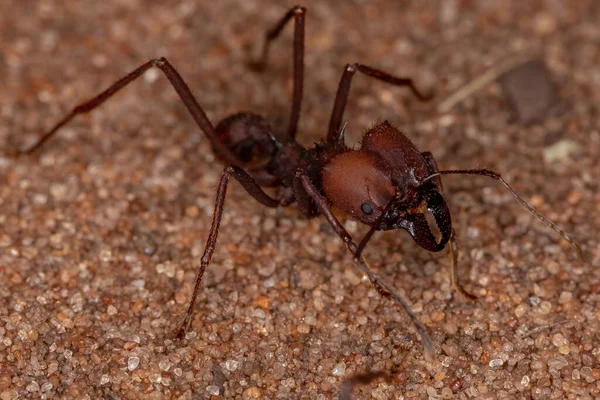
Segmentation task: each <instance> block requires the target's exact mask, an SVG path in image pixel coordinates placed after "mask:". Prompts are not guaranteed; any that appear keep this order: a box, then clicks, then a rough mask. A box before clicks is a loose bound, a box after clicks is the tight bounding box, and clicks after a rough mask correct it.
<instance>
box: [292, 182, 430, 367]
mask: <svg viewBox="0 0 600 400" xmlns="http://www.w3.org/2000/svg"><path fill="white" fill-rule="evenodd" d="M296 179H298V180H299V181H300V182H301V183H302V188H303V189H304V190H305V191H306V194H307V195H308V197H309V198H310V199H312V201H314V203H315V204H316V205H317V207H318V208H319V210H320V211H321V213H323V215H324V216H325V218H327V221H328V222H329V224H330V225H331V227H332V228H333V230H334V231H335V233H337V235H338V236H339V237H340V239H342V241H343V242H344V243H345V244H346V246H347V247H348V250H349V251H350V253H352V255H353V261H354V265H356V267H358V268H359V269H360V270H361V271H362V272H363V273H364V274H366V275H367V276H368V278H369V280H370V281H371V284H372V285H373V286H374V287H375V289H377V291H378V292H379V293H380V294H381V295H383V296H389V295H391V296H392V297H393V298H394V299H395V300H396V301H398V302H399V303H400V304H401V305H402V308H404V311H405V312H406V314H408V316H409V317H410V319H411V321H412V323H413V324H414V326H415V329H416V330H417V332H418V333H419V336H420V337H421V342H422V343H423V347H424V350H425V358H426V359H427V360H428V361H432V360H433V359H434V356H435V349H434V347H433V342H432V341H431V338H430V337H429V334H428V333H427V329H426V328H425V326H423V324H422V323H421V321H419V318H418V317H417V316H416V315H415V314H414V313H413V312H412V310H411V309H410V306H409V305H408V303H407V302H406V300H404V298H403V297H402V296H401V295H400V294H399V293H398V292H397V291H396V290H395V289H394V288H393V287H392V286H391V285H389V284H388V283H387V282H386V281H385V280H383V279H382V278H380V277H379V276H377V275H376V274H375V273H374V272H373V271H372V270H371V268H369V266H368V265H367V263H366V261H365V259H364V258H363V257H362V255H361V254H360V251H359V249H360V247H363V246H357V245H356V243H354V241H353V239H352V236H351V235H350V234H349V233H348V231H346V229H345V228H344V226H343V225H342V223H341V222H340V221H339V220H338V219H337V218H336V216H335V215H334V214H333V211H332V210H331V208H330V207H329V202H328V201H327V199H326V198H325V197H324V196H323V195H322V194H321V193H320V192H319V190H318V189H317V188H316V187H315V186H314V185H313V183H312V182H311V181H310V178H309V177H308V175H306V174H303V173H299V174H298V175H297V176H296ZM296 198H297V199H298V198H302V196H299V195H298V194H297V195H296ZM371 234H372V232H370V233H368V234H367V235H369V237H370V235H371ZM362 242H364V243H366V240H363V241H361V243H362ZM386 292H387V293H386Z"/></svg>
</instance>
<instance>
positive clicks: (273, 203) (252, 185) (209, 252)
mask: <svg viewBox="0 0 600 400" xmlns="http://www.w3.org/2000/svg"><path fill="white" fill-rule="evenodd" d="M230 176H233V177H234V178H235V179H236V180H237V181H238V182H239V183H240V184H241V185H242V187H243V188H244V189H245V190H246V192H248V193H249V194H250V195H251V196H252V197H254V199H256V200H257V201H258V202H259V203H261V204H263V205H265V206H267V207H277V206H278V205H279V201H277V200H276V199H273V198H272V197H270V196H269V195H267V194H266V193H265V192H264V191H263V190H262V189H261V188H260V186H258V184H257V183H256V182H255V181H254V179H252V177H251V176H250V175H249V174H248V173H247V172H246V171H244V170H243V169H241V168H239V167H236V166H233V165H228V166H226V167H225V170H224V171H223V175H222V176H221V179H220V180H219V186H218V187H217V200H216V201H215V210H214V213H213V219H212V224H211V226H210V232H209V234H208V239H207V240H206V246H205V247H204V253H203V254H202V259H201V262H200V269H199V270H198V273H197V274H196V283H195V284H194V292H193V294H192V298H191V300H190V305H189V306H188V310H187V313H186V315H185V318H184V320H183V322H182V323H181V325H180V326H179V329H178V331H177V337H179V338H183V337H185V333H186V332H187V330H188V328H189V325H190V322H191V320H192V314H193V313H194V305H195V304H196V298H197V297H198V292H199V290H200V283H202V278H203V276H204V271H206V267H208V264H210V260H211V259H212V256H213V253H214V251H215V246H216V245H217V236H218V234H219V226H220V225H221V218H222V216H223V207H224V206H225V195H226V194H227V185H228V183H229V177H230Z"/></svg>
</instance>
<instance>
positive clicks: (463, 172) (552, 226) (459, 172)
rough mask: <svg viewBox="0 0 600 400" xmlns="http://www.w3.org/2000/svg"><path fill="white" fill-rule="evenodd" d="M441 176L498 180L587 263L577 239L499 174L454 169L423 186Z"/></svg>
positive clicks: (442, 173) (486, 171) (477, 170)
mask: <svg viewBox="0 0 600 400" xmlns="http://www.w3.org/2000/svg"><path fill="white" fill-rule="evenodd" d="M440 175H481V176H487V177H489V178H492V179H495V180H497V181H498V182H500V183H501V184H502V185H503V186H504V187H505V188H506V190H508V191H509V192H510V194H512V195H513V197H514V198H515V199H517V201H518V202H519V203H521V205H522V206H523V207H525V208H526V209H527V211H529V213H530V214H531V215H533V216H535V217H537V219H539V220H540V221H542V222H543V223H544V224H546V225H547V226H548V227H550V229H552V230H553V231H554V232H556V233H558V234H559V235H560V236H561V237H562V238H563V239H564V240H566V241H567V242H568V243H569V244H570V245H571V246H572V247H573V249H575V251H576V252H577V255H578V256H579V259H580V260H581V261H582V262H583V263H585V262H586V260H585V255H584V254H583V251H582V250H581V247H580V246H579V244H578V243H577V242H576V241H575V239H573V238H572V237H571V236H569V235H568V234H567V233H566V232H565V231H564V230H562V229H561V228H560V227H559V226H558V225H556V224H555V223H554V222H552V221H550V220H549V219H548V218H546V217H544V216H543V215H542V214H540V213H539V212H538V211H537V210H536V209H535V208H533V207H532V206H530V205H529V204H528V203H527V202H526V201H525V200H523V198H521V196H519V195H518V194H517V192H515V190H514V189H513V188H512V187H511V186H510V185H509V184H508V183H507V182H506V181H505V180H504V179H503V178H502V176H501V175H500V174H499V173H498V172H495V171H491V170H489V169H452V170H446V171H438V172H436V173H434V174H431V175H429V176H428V177H427V178H425V179H423V181H421V184H423V183H425V182H427V181H428V180H430V179H432V178H435V177H436V176H440Z"/></svg>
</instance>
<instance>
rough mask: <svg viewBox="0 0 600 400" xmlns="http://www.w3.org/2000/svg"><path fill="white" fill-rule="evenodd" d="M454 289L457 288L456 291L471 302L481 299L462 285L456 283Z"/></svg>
mask: <svg viewBox="0 0 600 400" xmlns="http://www.w3.org/2000/svg"><path fill="white" fill-rule="evenodd" d="M454 289H456V291H457V292H458V293H460V294H461V296H462V297H463V298H464V299H465V300H467V301H468V302H469V303H475V302H477V300H479V298H478V297H477V296H475V295H474V294H471V293H469V292H467V291H466V290H465V289H464V288H463V287H462V286H461V285H459V284H456V285H454Z"/></svg>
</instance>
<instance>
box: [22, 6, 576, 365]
mask: <svg viewBox="0 0 600 400" xmlns="http://www.w3.org/2000/svg"><path fill="white" fill-rule="evenodd" d="M305 15H306V9H305V8H304V7H300V6H296V7H293V8H292V9H290V10H289V11H288V12H287V13H286V14H285V15H284V16H283V17H282V18H281V19H280V20H279V21H278V23H277V24H276V25H275V26H274V27H273V28H272V29H270V30H268V31H267V32H266V35H265V40H264V46H263V48H262V53H261V56H260V58H259V59H258V60H257V61H255V62H254V64H253V66H254V67H256V68H263V67H264V66H265V64H266V61H267V58H268V54H269V48H270V45H271V43H272V41H273V40H274V39H276V38H277V37H278V36H279V34H280V33H281V31H282V29H283V28H284V27H285V25H286V24H287V23H288V22H289V21H291V20H293V21H294V44H293V97H292V106H291V113H290V118H289V123H288V128H287V132H286V134H285V136H284V137H283V138H282V139H276V137H275V135H273V133H272V131H271V128H270V125H269V123H268V122H267V121H266V120H265V119H264V118H263V117H261V116H259V115H257V114H254V113H251V112H242V113H238V114H235V115H232V116H230V117H227V118H225V119H223V120H222V121H221V122H219V123H218V124H217V125H216V127H215V126H214V125H213V124H212V123H211V121H210V120H209V119H208V118H207V116H206V114H205V112H204V110H203V109H202V107H201V106H200V104H199V103H198V101H197V100H196V99H195V97H194V95H193V94H192V92H191V90H190V89H189V87H188V86H187V84H186V83H185V82H184V80H183V78H182V77H181V75H180V74H179V73H178V72H177V70H176V69H175V68H174V67H173V66H172V65H171V63H170V62H169V61H168V60H167V59H166V58H158V59H152V60H150V61H148V62H146V63H144V64H142V65H141V66H140V67H138V68H137V69H135V70H134V71H133V72H131V73H129V74H128V75H126V76H125V77H123V78H121V79H120V80H118V81H117V82H116V83H114V84H113V85H112V86H110V87H109V88H108V89H107V90H105V91H104V92H102V93H100V94H99V95H97V96H96V97H94V98H92V99H91V100H89V101H86V102H84V103H81V104H80V105H78V106H77V107H75V108H74V109H73V110H72V111H71V112H70V113H69V114H68V115H66V116H65V117H64V118H63V119H62V120H60V121H59V122H58V123H57V124H56V125H55V126H54V127H52V128H51V129H50V130H49V131H47V132H46V133H45V134H44V135H43V136H41V137H40V138H39V139H38V141H37V142H36V143H35V144H34V145H33V146H31V147H30V148H29V149H27V150H24V151H22V153H28V154H31V153H33V152H35V151H37V150H39V149H40V148H41V146H42V145H43V144H44V143H46V142H47V141H48V140H49V139H50V138H51V137H53V136H54V135H55V134H56V132H57V131H59V129H60V128H62V127H63V126H64V125H65V124H67V123H68V122H69V121H70V120H71V119H73V118H74V117H75V116H76V115H78V114H82V113H87V112H89V111H91V110H93V109H95V108H96V107H98V106H99V105H101V104H102V103H104V102H105V101H106V100H108V99H109V98H110V97H111V96H112V95H114V94H115V93H116V92H118V91H119V90H120V89H122V88H124V87H125V86H127V85H128V84H129V83H131V82H132V81H134V80H135V79H137V78H138V77H140V76H141V75H142V74H143V73H144V72H146V71H147V70H149V69H150V68H153V67H156V68H158V69H160V71H162V72H163V73H164V75H165V76H166V77H167V79H168V80H169V81H170V83H171V85H172V86H173V88H174V89H175V91H176V92H177V94H178V95H179V97H180V98H181V101H182V102H183V103H184V104H185V106H186V107H187V109H188V111H189V112H190V114H191V116H192V117H193V118H194V120H195V121H196V124H197V125H198V127H199V128H200V129H201V130H202V131H203V132H204V134H205V135H206V136H207V138H208V139H209V141H210V143H211V145H212V148H213V150H214V152H215V154H216V155H217V156H218V157H219V158H220V159H221V160H222V161H223V162H224V163H225V168H224V170H223V174H222V176H221V179H220V181H219V183H218V187H217V193H216V202H215V209H214V214H213V219H212V225H211V228H210V233H209V235H208V239H207V241H206V246H205V248H204V253H203V255H202V259H201V266H200V268H199V270H198V272H197V276H196V281H195V287H194V291H193V295H192V298H191V300H190V303H189V307H188V309H187V312H186V315H185V318H184V319H183V321H182V323H181V325H180V327H179V329H178V332H177V334H178V336H179V337H183V336H185V333H186V332H187V330H188V328H189V326H190V323H191V320H192V315H193V311H194V305H195V303H196V297H197V295H198V292H199V288H200V284H201V283H202V278H203V275H204V272H205V270H206V268H207V267H208V265H209V264H210V261H211V258H212V255H213V252H214V249H215V246H216V243H217V236H218V231H219V225H220V223H221V218H222V215H223V209H224V206H225V197H226V193H227V188H228V184H229V180H230V178H232V177H233V178H234V179H235V180H236V181H238V182H239V183H240V184H241V186H242V187H243V188H244V189H245V190H246V192H247V193H248V194H249V195H250V196H251V197H253V198H254V199H255V200H256V201H258V202H259V203H261V204H263V205H264V206H266V207H279V206H289V205H292V204H296V205H297V207H298V209H299V211H300V213H301V214H302V215H303V216H304V217H306V218H313V217H316V216H318V215H323V216H325V218H327V220H328V222H329V223H330V225H331V226H332V228H333V230H334V231H335V233H336V234H337V235H338V236H339V237H340V238H341V240H342V241H343V242H344V243H345V245H346V246H347V248H348V250H349V251H350V253H351V254H352V257H353V260H354V263H355V265H356V266H357V267H358V268H359V269H360V270H361V271H363V272H364V273H365V274H366V275H367V276H368V278H369V280H370V282H371V283H372V284H373V285H374V287H375V288H376V289H377V290H378V292H379V293H380V294H382V295H384V296H391V297H393V298H394V299H395V300H397V301H398V302H400V304H401V305H402V307H403V308H404V310H405V311H406V313H407V314H408V316H409V317H410V318H411V320H412V322H413V324H414V326H415V327H416V329H417V331H418V333H419V335H420V337H421V341H422V343H423V346H424V349H425V356H426V357H427V358H428V359H432V358H433V355H434V354H435V352H434V346H433V344H432V342H431V339H430V338H429V335H428V334H427V331H426V329H425V327H424V326H423V324H422V323H421V322H420V321H419V319H418V318H417V316H416V315H415V314H414V313H413V312H412V311H411V309H410V307H409V305H408V303H406V301H405V300H404V299H403V298H402V296H400V295H399V294H398V293H397V292H396V291H395V290H394V288H393V287H392V286H391V285H389V284H388V283H387V282H386V281H385V280H383V279H382V278H380V277H379V276H377V275H376V274H375V273H374V272H373V271H372V270H371V269H370V268H369V267H368V265H367V263H366V262H365V260H364V258H363V256H362V253H363V250H364V249H365V247H366V245H367V243H368V241H369V240H370V239H371V237H372V236H373V234H374V232H375V231H379V230H395V229H403V230H405V231H407V232H408V233H409V234H410V236H411V237H412V238H413V239H414V241H415V242H416V243H417V244H418V245H419V246H421V247H422V248H424V249H425V250H428V251H431V252H439V251H441V250H443V249H445V248H446V247H448V249H449V252H450V254H451V256H452V257H451V259H452V262H451V273H450V277H451V281H452V284H453V286H454V287H455V288H456V289H457V290H458V291H459V292H460V293H462V294H463V295H465V296H466V297H469V298H473V296H472V295H470V294H468V293H467V292H466V291H464V290H463V289H462V287H461V285H460V283H459V281H458V273H457V265H456V259H457V244H456V240H455V235H454V230H453V229H452V222H451V221H452V220H451V216H450V211H449V209H448V206H447V204H446V201H445V199H444V197H443V195H442V184H441V175H448V174H466V175H481V176H487V177H490V178H492V179H495V180H497V181H499V182H500V183H502V184H503V185H504V187H505V188H506V189H507V190H508V191H509V192H510V193H511V194H512V195H513V196H514V197H515V198H516V199H517V200H518V201H519V202H520V203H521V204H522V205H523V206H524V207H525V208H527V210H528V211H529V212H530V213H531V214H533V215H535V216H536V217H537V218H539V219H540V220H541V221H542V222H544V223H545V224H546V225H548V226H549V227H550V228H552V229H553V230H555V231H556V232H557V233H558V234H559V235H560V236H561V237H562V238H563V239H565V240H566V241H568V242H569V243H570V244H571V245H572V246H573V247H574V248H575V249H576V251H577V252H578V254H579V255H580V256H583V255H582V252H581V249H580V248H579V246H578V245H577V243H576V242H575V241H574V240H573V239H572V238H571V237H570V236H568V235H567V234H566V233H565V232H564V231H563V230H562V229H561V228H559V227H558V226H557V225H555V224H554V223H553V222H551V221H549V220H548V219H546V218H545V217H543V216H542V215H541V214H539V213H538V212H537V211H535V210H534V209H533V208H532V207H531V206H530V205H528V204H527V203H526V202H525V201H524V200H523V199H522V198H521V197H519V196H518V195H517V193H516V192H515V191H514V190H513V189H512V188H511V187H510V186H509V185H508V184H507V183H506V182H505V181H504V180H503V179H502V177H501V176H500V174H499V173H497V172H494V171H490V170H485V169H479V170H445V171H441V170H439V169H438V168H437V165H436V163H435V160H434V158H433V156H432V154H431V153H429V152H420V151H419V150H418V149H417V148H416V147H415V146H414V145H413V143H412V142H411V141H410V140H409V139H408V138H407V137H406V136H405V135H404V134H403V133H402V132H400V131H399V130H398V129H397V128H395V127H394V126H392V125H391V124H390V123H388V122H387V121H384V122H381V123H378V124H377V125H375V126H374V127H373V128H371V129H370V130H368V131H367V132H366V133H365V135H364V137H363V139H362V144H361V147H360V148H359V149H352V148H349V147H347V146H346V145H345V143H344V128H345V126H342V117H343V114H344V109H345V107H346V103H347V100H348V95H349V91H350V85H351V82H352V78H353V76H354V75H355V74H356V72H360V73H361V74H363V75H366V76H367V77H370V78H374V79H377V80H380V81H383V82H386V83H388V84H391V85H395V86H405V87H408V88H409V89H410V90H411V91H412V93H413V94H414V95H415V96H416V97H417V98H418V99H419V100H422V101H426V100H429V99H430V98H431V97H430V96H427V95H424V94H422V93H421V92H420V91H419V90H418V89H417V88H416V86H415V85H414V83H413V81H412V80H411V79H409V78H399V77H395V76H393V75H390V74H388V73H386V72H383V71H380V70H378V69H375V68H372V67H370V66H367V65H363V64H348V65H346V66H345V68H344V71H343V73H342V77H341V79H340V82H339V85H338V89H337V93H336V97H335V101H334V105H333V110H332V113H331V117H330V121H329V128H328V132H327V137H326V140H325V141H323V142H322V143H320V144H317V145H314V146H313V147H309V148H305V147H302V146H301V145H300V144H299V143H298V142H297V141H296V139H295V137H296V132H297V126H298V121H299V118H300V109H301V103H302V91H303V76H304V72H303V69H304V25H305ZM264 188H274V189H275V190H276V194H275V196H271V195H269V194H267V193H266V192H265V191H264V190H263V189H264ZM334 207H335V208H338V209H340V210H342V211H344V212H345V213H346V214H348V215H349V216H350V217H351V218H354V219H355V220H357V221H359V222H361V223H363V224H365V225H367V226H369V227H370V229H369V231H368V232H367V234H366V235H365V236H364V237H363V238H362V239H361V240H360V241H358V242H356V241H355V240H354V238H353V237H352V236H351V235H350V234H349V233H348V232H347V231H346V229H345V228H344V226H343V225H342V223H341V222H340V221H339V220H338V218H337V217H336V216H335V215H334V213H333V211H332V209H333V208H334ZM426 213H430V214H431V215H432V216H433V220H434V222H435V225H437V230H438V231H439V234H440V235H439V238H436V236H435V235H434V234H433V233H432V229H431V226H430V223H429V222H428V221H427V218H426ZM448 244H449V246H448Z"/></svg>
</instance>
